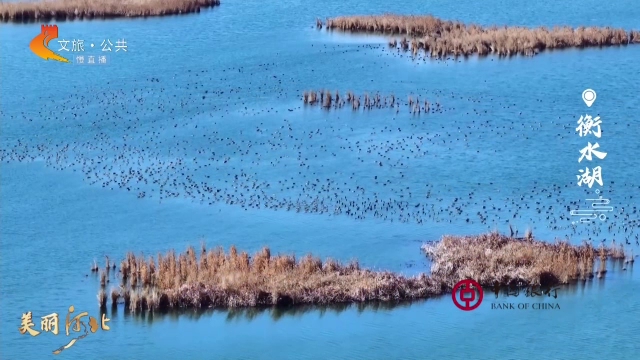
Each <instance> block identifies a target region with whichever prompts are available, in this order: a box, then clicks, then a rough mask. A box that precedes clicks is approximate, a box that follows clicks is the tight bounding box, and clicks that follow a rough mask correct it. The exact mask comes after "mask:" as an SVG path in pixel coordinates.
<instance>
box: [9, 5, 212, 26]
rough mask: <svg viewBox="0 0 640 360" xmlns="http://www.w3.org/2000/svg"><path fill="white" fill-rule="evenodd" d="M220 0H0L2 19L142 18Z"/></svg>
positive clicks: (197, 9)
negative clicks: (3, 0)
mask: <svg viewBox="0 0 640 360" xmlns="http://www.w3.org/2000/svg"><path fill="white" fill-rule="evenodd" d="M218 5H220V0H40V1H33V2H24V1H20V2H0V20H2V21H4V22H8V21H11V22H31V21H49V20H56V21H63V20H74V19H94V18H96V19H105V18H117V17H145V16H163V15H175V14H188V13H196V12H200V8H202V7H212V6H218Z"/></svg>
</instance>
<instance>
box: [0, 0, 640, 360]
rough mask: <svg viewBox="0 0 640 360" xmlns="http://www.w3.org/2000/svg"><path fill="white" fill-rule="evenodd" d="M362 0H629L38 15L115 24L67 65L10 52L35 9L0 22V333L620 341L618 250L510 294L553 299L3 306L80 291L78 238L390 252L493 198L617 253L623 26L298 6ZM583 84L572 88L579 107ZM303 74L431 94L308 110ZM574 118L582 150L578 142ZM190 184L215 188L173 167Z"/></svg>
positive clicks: (614, 351)
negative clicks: (477, 30)
mask: <svg viewBox="0 0 640 360" xmlns="http://www.w3.org/2000/svg"><path fill="white" fill-rule="evenodd" d="M386 12H393V13H404V14H406V13H413V14H426V13H429V14H433V15H435V16H438V17H441V18H443V19H452V20H461V21H464V22H473V23H478V24H483V25H492V24H498V25H521V26H540V25H545V26H553V25H570V26H580V25H585V26H588V25H597V26H615V27H622V28H625V29H640V7H638V6H637V4H636V2H634V1H631V0H626V1H616V2H613V3H611V2H601V1H594V0H586V1H565V2H561V3H557V2H552V1H539V2H523V3H518V4H517V5H514V3H513V2H508V1H498V0H490V1H488V2H483V3H481V5H480V3H478V2H472V1H462V2H455V3H454V2H451V1H440V0H439V1H429V2H421V1H408V2H402V3H397V4H392V3H388V2H382V1H355V2H353V1H352V2H348V3H346V2H340V1H335V0H330V1H325V2H322V3H318V2H308V1H307V2H305V1H282V2H276V3H264V2H258V1H237V0H230V1H225V2H224V3H223V4H222V5H221V6H219V7H217V8H215V9H211V10H206V11H202V12H201V13H199V14H193V15H185V16H172V17H164V18H148V19H124V20H109V21H90V22H89V21H74V22H61V23H58V26H59V29H60V36H59V38H60V39H68V40H71V39H83V40H84V42H85V50H86V53H87V54H89V53H91V54H95V55H101V54H102V53H101V51H100V50H99V48H100V46H99V45H100V44H101V43H102V41H103V40H105V39H110V40H111V42H112V43H113V44H114V45H115V43H116V40H117V39H125V40H126V42H127V45H128V48H127V51H126V52H124V51H120V52H112V53H109V64H108V65H104V66H97V65H96V66H88V65H87V66H79V65H72V64H61V63H56V62H46V63H45V62H43V61H42V60H41V59H39V58H37V57H36V56H34V55H33V54H32V53H31V51H30V50H29V48H28V44H29V42H30V40H31V39H32V38H33V37H34V36H35V35H37V34H38V33H39V31H40V24H37V23H34V24H0V110H1V113H0V115H1V121H0V141H1V145H0V150H1V153H0V159H1V160H2V161H1V165H0V358H2V359H42V358H48V357H49V358H63V357H65V358H89V359H105V358H124V359H139V358H142V357H143V356H153V357H156V358H160V359H173V358H188V359H441V358H447V359H525V358H530V357H531V356H534V357H535V358H550V359H603V358H605V359H637V358H638V354H640V322H639V320H638V319H640V300H639V298H638V293H639V292H640V275H639V274H638V271H637V270H638V269H637V268H636V269H634V268H633V266H630V265H626V267H624V269H623V266H624V265H623V264H621V263H616V264H610V267H609V272H608V273H607V275H606V277H605V279H603V280H598V279H595V280H591V281H588V282H586V283H585V284H578V285H575V286H570V287H569V286H568V287H564V288H562V289H561V290H560V291H559V292H558V298H557V299H552V298H544V299H540V298H524V297H523V296H520V297H519V298H518V299H517V300H514V301H517V302H539V301H543V302H547V303H550V302H552V303H558V304H559V305H560V309H553V310H549V309H547V310H532V309H529V310H496V309H492V306H491V304H492V303H499V302H504V301H507V299H496V298H495V297H494V295H493V294H492V293H490V292H488V291H487V292H485V300H484V302H483V304H482V305H481V306H480V307H479V308H478V309H476V310H474V311H470V312H464V311H460V310H458V309H457V308H456V307H455V306H454V304H453V303H452V301H451V297H450V296H443V297H441V298H437V299H431V300H428V301H418V302H413V303H409V304H403V305H398V306H381V305H369V306H361V307H358V306H355V305H354V306H346V307H331V308H318V307H303V308H296V309H291V310H272V309H269V310H264V311H258V310H241V311H231V312H229V311H219V310H218V311H209V312H204V313H194V312H191V311H187V312H184V313H181V314H177V313H173V314H168V315H158V314H145V315H144V316H139V315H132V314H129V312H128V311H125V310H124V308H123V307H122V306H120V307H119V308H118V310H117V311H116V312H115V313H114V312H112V310H111V308H110V307H109V310H108V314H107V315H108V316H109V317H110V318H111V321H110V322H109V325H110V326H111V330H110V331H108V332H104V331H100V330H99V331H98V332H97V333H96V334H90V335H89V336H88V337H87V338H85V339H81V340H80V341H78V342H77V343H76V344H75V345H74V346H73V347H71V348H70V349H68V350H65V351H64V352H63V353H62V354H60V355H58V356H54V355H53V354H52V351H53V350H55V349H57V348H58V347H60V346H62V345H64V344H65V343H66V342H67V341H68V338H66V337H65V336H61V335H58V336H53V335H52V334H49V333H42V334H40V335H38V336H37V337H31V336H29V335H22V334H20V333H19V331H18V327H19V326H20V316H21V315H22V314H23V313H25V312H27V311H32V313H33V315H34V322H35V323H36V327H37V328H39V327H40V322H39V319H40V316H44V315H46V314H49V313H51V312H57V313H59V314H60V315H61V316H62V317H64V316H65V315H66V311H67V309H68V307H69V306H70V305H74V306H75V308H76V309H77V310H76V312H80V311H88V312H89V315H92V316H97V315H99V308H98V305H97V299H96V294H97V291H98V289H99V283H98V279H97V277H96V276H95V275H94V274H93V273H91V272H90V266H91V264H92V263H93V260H94V259H96V260H97V261H98V262H99V263H100V264H103V263H104V255H109V256H110V257H111V258H112V259H113V258H115V259H116V261H117V262H118V264H119V261H120V260H121V259H122V258H123V257H124V255H125V254H126V252H127V251H134V252H136V253H141V252H142V253H144V254H145V255H152V254H153V255H155V254H157V253H158V252H164V251H167V250H169V249H177V250H182V249H185V248H186V247H187V246H188V245H194V246H198V245H199V244H200V242H201V241H205V242H206V244H207V245H208V246H209V247H213V246H217V245H221V246H223V247H225V248H228V247H229V246H231V245H232V244H235V245H236V246H237V247H238V248H239V249H243V250H247V251H250V252H254V251H256V250H258V249H260V248H261V247H263V246H265V245H266V246H269V247H270V248H271V249H272V251H273V252H275V253H278V252H280V253H291V252H293V253H296V254H300V255H303V254H305V253H309V252H312V253H314V254H317V255H319V256H321V257H323V258H324V257H332V258H336V259H339V260H345V261H347V260H349V259H352V258H357V259H358V260H359V261H360V264H361V265H362V266H364V267H369V268H375V269H388V270H392V271H398V272H402V273H406V274H409V275H412V274H417V273H420V272H424V271H428V270H429V263H428V261H427V259H426V258H425V256H424V254H423V253H422V252H421V250H420V246H421V245H422V244H423V243H424V242H426V241H431V240H437V239H439V238H440V237H442V236H443V235H445V234H476V233H480V232H484V231H490V230H494V229H498V230H499V231H502V232H508V231H509V225H510V224H511V225H512V226H513V227H515V228H516V229H518V231H519V232H520V233H521V234H522V233H524V231H525V230H526V229H527V228H529V229H532V230H533V234H534V236H535V237H537V238H539V239H544V240H548V241H553V240H554V239H556V238H559V239H564V238H569V239H570V240H571V241H572V242H574V243H580V242H582V241H583V240H591V241H593V242H594V243H595V244H597V243H599V242H600V241H602V240H605V241H606V242H607V243H608V244H611V243H612V242H613V240H615V241H616V243H618V244H620V243H623V242H625V240H629V241H630V242H631V245H630V246H626V249H627V251H633V253H634V254H637V253H640V246H637V245H636V243H635V241H636V239H637V238H636V236H637V234H638V233H639V229H638V222H637V221H640V214H639V213H638V212H637V208H638V207H640V202H639V201H638V199H640V184H638V181H637V176H636V169H637V167H638V165H639V161H638V157H637V156H636V155H635V153H636V151H637V150H638V149H639V146H638V140H637V139H638V136H640V128H639V127H638V126H637V120H638V119H637V117H638V110H639V109H640V97H638V95H637V94H638V93H639V91H640V86H639V85H638V84H639V83H640V64H639V61H638V59H640V46H627V47H614V48H605V49H588V50H566V51H554V52H550V53H543V54H540V55H538V56H536V57H533V58H521V57H515V58H511V59H506V60H505V59H497V58H491V57H489V58H484V59H477V58H474V57H470V58H469V59H466V60H464V59H463V60H458V61H454V60H449V61H432V60H429V59H427V60H426V61H425V60H423V59H419V60H412V59H411V57H409V56H407V54H404V53H402V52H398V51H395V50H389V49H388V48H387V45H386V39H385V38H383V37H379V36H365V35H357V36H356V35H345V34H340V33H336V32H333V33H331V32H326V31H325V30H322V31H318V30H316V29H315V19H316V18H322V19H324V18H326V17H332V16H339V15H351V14H382V13H386ZM91 43H94V45H95V47H94V48H93V49H92V48H90V44H91ZM54 50H57V49H54ZM71 55H72V53H69V56H71ZM74 55H75V54H74ZM586 88H592V89H594V90H596V91H597V100H596V102H595V104H594V105H593V106H592V107H591V108H587V107H586V106H585V104H584V103H583V101H582V99H581V94H582V91H583V90H584V89H586ZM311 89H314V90H320V89H327V90H331V91H332V92H333V91H335V90H339V91H340V94H346V92H347V91H354V92H356V93H357V94H359V95H360V94H363V93H364V92H368V93H370V94H375V93H376V92H379V93H380V94H381V95H382V96H388V95H390V94H394V95H396V96H397V97H398V99H400V100H402V101H403V102H406V100H407V98H408V96H410V95H412V96H414V97H416V96H419V97H420V99H428V100H429V102H430V103H431V104H435V103H440V104H441V108H440V111H438V112H434V113H429V114H421V115H412V114H410V113H409V111H408V107H407V106H406V105H405V106H403V107H401V108H400V111H399V112H396V110H395V109H389V108H382V109H371V110H364V111H363V110H360V111H358V112H355V113H354V112H352V111H351V109H350V108H349V109H347V108H346V107H345V108H342V109H332V110H329V111H324V110H321V109H320V108H318V107H309V106H307V107H305V106H304V105H303V103H302V100H301V96H302V93H303V91H305V90H311ZM586 114H589V115H592V116H594V117H595V116H600V117H601V119H602V137H601V138H600V139H595V138H593V137H586V138H581V137H580V136H578V134H577V133H576V131H575V128H576V126H577V121H578V119H579V118H580V116H581V115H586ZM587 141H591V142H594V143H595V142H598V143H599V144H600V146H601V149H600V150H602V151H604V152H606V153H607V156H606V158H605V159H602V160H599V159H595V160H594V161H593V162H586V163H585V161H583V162H581V163H578V158H579V157H580V149H582V148H583V147H584V146H586V143H587ZM594 163H597V164H598V165H601V166H602V168H603V178H604V186H602V187H599V186H594V188H592V189H588V188H585V186H582V187H579V186H578V185H577V183H576V175H577V174H578V170H579V169H583V168H584V167H585V166H589V167H592V166H596V165H594ZM585 164H586V165H585ZM194 184H198V186H197V187H196V186H195V185H194ZM205 184H206V185H207V186H210V187H212V188H213V189H215V190H214V192H213V193H206V194H205V192H202V191H201V192H198V190H202V189H203V186H204V185H205ZM596 188H598V189H600V190H601V192H600V193H599V194H596V193H595V191H594V190H595V189H596ZM218 190H219V191H218ZM600 195H602V196H603V197H605V198H608V199H610V200H611V204H610V205H611V206H613V207H614V210H613V211H612V212H610V213H608V214H607V215H608V217H607V219H606V220H605V221H596V222H595V223H593V224H578V225H572V222H574V221H576V218H575V217H572V216H570V213H569V210H570V209H578V208H580V209H583V208H587V207H588V206H589V204H590V203H589V202H588V201H587V199H590V198H597V197H599V196H600ZM258 196H259V198H258ZM258 204H259V207H258V206H257V205H258ZM478 213H480V214H481V215H482V216H478ZM634 256H635V255H634ZM636 267H637V265H636ZM110 281H111V283H110V285H108V286H107V288H110V286H111V285H115V284H117V279H116V278H115V276H114V275H113V274H111V277H110ZM509 301H512V300H509ZM62 332H64V324H62Z"/></svg>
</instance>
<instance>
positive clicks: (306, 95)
mask: <svg viewBox="0 0 640 360" xmlns="http://www.w3.org/2000/svg"><path fill="white" fill-rule="evenodd" d="M302 101H303V102H304V104H305V105H317V106H322V107H323V108H325V109H330V108H335V109H338V108H342V107H344V106H351V108H352V109H353V110H359V109H360V107H362V108H363V109H366V110H370V109H374V108H376V109H382V108H396V109H398V110H399V108H400V107H401V106H403V105H406V106H408V107H409V111H411V112H412V113H418V114H419V113H421V112H424V113H428V112H430V111H439V110H440V102H438V101H436V102H429V101H428V100H427V99H424V100H420V97H419V96H414V95H409V96H408V99H407V101H406V102H402V101H401V100H400V99H399V98H397V97H396V96H395V95H393V94H391V95H389V96H381V95H380V93H379V92H376V93H375V94H369V93H364V94H363V95H362V96H359V95H356V94H354V93H353V92H352V91H347V92H346V93H345V95H340V92H339V91H335V92H333V93H332V92H331V91H329V90H319V91H316V90H309V91H304V92H303V93H302Z"/></svg>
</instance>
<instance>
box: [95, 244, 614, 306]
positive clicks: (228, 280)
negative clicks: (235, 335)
mask: <svg viewBox="0 0 640 360" xmlns="http://www.w3.org/2000/svg"><path fill="white" fill-rule="evenodd" d="M424 250H425V252H426V254H427V255H428V256H429V257H430V258H431V259H432V261H433V265H432V270H431V272H432V273H431V275H426V274H420V275H418V276H414V277H407V276H403V275H400V274H395V273H391V272H388V271H372V270H367V269H361V268H360V266H359V265H358V263H357V261H352V262H350V263H347V264H342V263H339V262H337V261H335V260H331V259H327V260H325V261H324V262H323V261H322V260H320V259H319V258H316V257H313V256H311V255H307V256H304V257H302V258H301V259H296V257H295V256H292V255H277V256H272V255H271V251H270V250H269V249H268V248H264V249H262V250H261V251H259V252H257V253H256V254H255V255H253V256H249V254H248V253H246V252H241V253H239V252H238V251H237V250H236V248H235V247H234V246H232V247H231V248H230V251H229V252H228V253H225V252H224V250H223V249H222V248H217V249H214V250H207V249H206V248H205V246H204V244H203V245H202V247H201V249H200V251H199V254H196V250H195V249H194V248H193V247H189V248H187V250H186V252H184V253H182V254H176V253H175V252H174V251H173V250H172V251H169V252H168V253H166V254H164V255H162V254H158V256H157V257H156V258H155V259H154V257H147V258H145V257H144V256H143V255H140V256H136V255H134V254H133V253H128V254H127V256H126V258H125V260H123V261H122V262H121V264H120V275H121V279H122V283H121V284H120V287H119V288H113V289H112V290H111V294H110V295H111V298H112V304H113V306H117V303H118V302H121V300H123V302H124V305H125V307H126V308H129V309H130V310H131V311H134V312H135V311H140V310H145V309H151V310H168V309H175V308H208V307H216V308H238V307H254V306H273V305H293V304H298V305H300V304H309V305H318V304H322V305H328V304H336V303H354V302H356V303H363V302H369V301H383V302H388V301H402V300H412V299H420V298H428V297H433V296H438V295H441V294H443V293H445V292H447V291H451V289H452V288H453V286H454V284H455V283H456V282H458V281H460V280H462V279H465V278H473V279H476V280H477V281H479V282H480V283H481V284H483V285H487V286H489V285H494V284H495V282H496V281H497V282H500V283H502V284H509V283H510V282H511V281H513V280H520V281H524V282H525V283H529V284H544V283H550V284H556V283H568V282H571V281H573V280H576V279H578V278H580V277H584V278H589V277H592V274H593V267H594V263H595V260H596V258H600V259H601V263H602V264H604V263H605V261H604V259H606V258H607V257H613V258H616V259H617V258H625V254H624V251H623V250H622V248H615V249H605V248H602V249H595V248H593V247H591V246H590V245H581V246H574V245H570V244H568V243H557V244H547V243H544V242H541V241H537V240H533V237H532V236H529V237H528V239H520V240H519V239H514V238H512V237H508V236H505V235H500V234H497V233H491V234H485V235H480V236H473V237H455V236H445V237H443V239H442V240H441V241H440V242H438V243H436V244H428V245H425V246H424ZM94 266H95V265H94ZM601 266H603V265H601ZM111 269H113V270H115V268H114V267H113V263H110V262H109V260H108V259H107V266H106V271H100V285H101V288H100V292H99V294H98V301H99V303H100V305H101V306H102V307H105V306H106V304H107V296H108V294H107V293H106V291H105V286H106V283H107V282H108V280H106V279H107V275H108V272H109V271H111ZM605 271H606V270H605V269H604V268H601V269H599V272H600V273H602V274H604V272H605Z"/></svg>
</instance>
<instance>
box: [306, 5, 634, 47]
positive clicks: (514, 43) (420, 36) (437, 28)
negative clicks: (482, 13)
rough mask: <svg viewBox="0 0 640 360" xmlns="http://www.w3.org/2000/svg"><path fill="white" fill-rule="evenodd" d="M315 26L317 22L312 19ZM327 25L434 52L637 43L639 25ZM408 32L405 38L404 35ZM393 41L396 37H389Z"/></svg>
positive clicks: (367, 19)
mask: <svg viewBox="0 0 640 360" xmlns="http://www.w3.org/2000/svg"><path fill="white" fill-rule="evenodd" d="M316 26H317V27H318V28H321V26H320V25H319V24H318V22H317V21H316ZM326 26H327V29H329V30H333V29H336V30H341V31H348V32H367V33H380V34H385V35H393V36H405V38H403V39H402V41H401V42H400V47H401V48H402V49H404V50H409V49H411V51H412V52H413V54H414V55H417V54H418V52H419V50H421V49H422V50H423V51H424V52H425V53H426V55H428V56H431V57H434V58H442V57H445V56H451V55H453V56H468V55H472V54H478V55H480V56H484V55H489V54H496V55H499V56H512V55H516V54H521V55H529V56H531V55H535V54H537V53H539V52H541V51H544V50H548V49H549V50H550V49H564V48H571V47H575V48H585V47H602V46H614V45H627V44H637V43H640V31H635V30H631V31H625V30H624V29H615V28H610V27H579V28H575V29H574V28H571V27H566V26H565V27H554V28H552V29H549V28H546V27H539V28H525V27H517V26H510V27H507V26H503V27H498V26H491V27H483V26H479V25H475V24H469V25H466V24H463V23H461V22H458V21H446V20H441V19H438V18H435V17H433V16H403V15H392V14H387V15H376V16H343V17H336V18H333V19H327V23H326ZM407 36H408V37H409V38H410V40H408V39H407V38H406V37H407ZM389 45H390V46H391V47H396V46H398V41H397V40H396V39H393V40H391V41H390V42H389Z"/></svg>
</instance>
